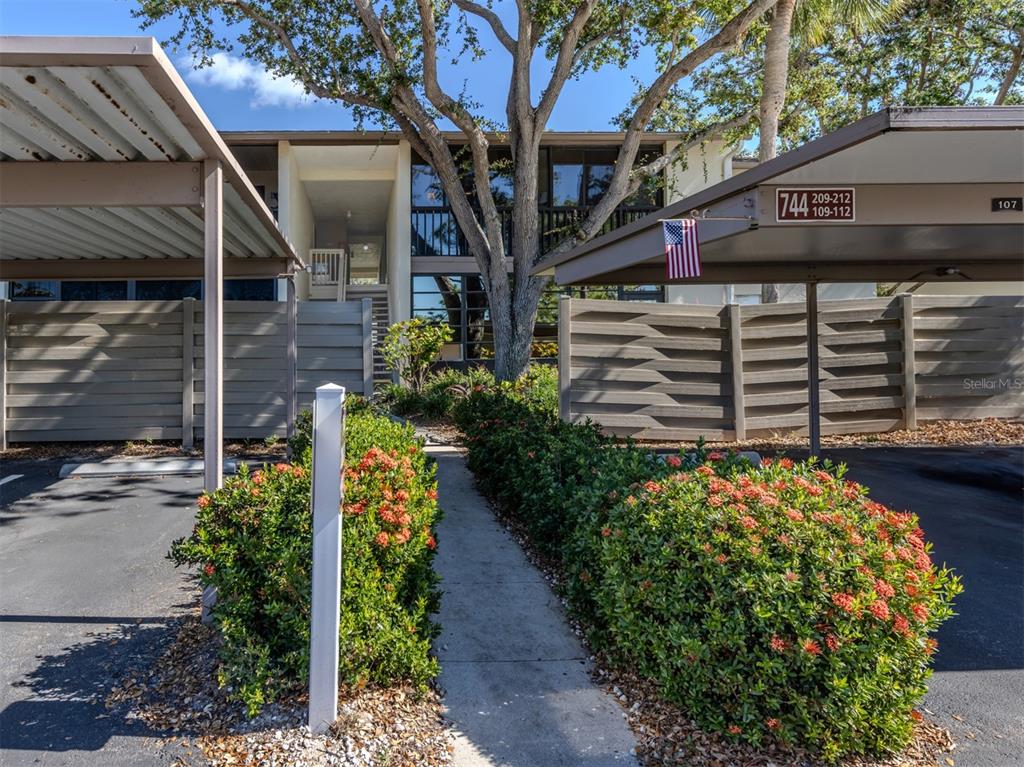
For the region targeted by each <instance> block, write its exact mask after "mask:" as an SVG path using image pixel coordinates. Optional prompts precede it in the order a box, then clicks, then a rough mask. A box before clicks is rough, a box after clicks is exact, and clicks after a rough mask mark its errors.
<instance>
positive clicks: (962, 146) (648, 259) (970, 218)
mask: <svg viewBox="0 0 1024 767" xmlns="http://www.w3.org/2000/svg"><path fill="white" fill-rule="evenodd" d="M794 190H795V191H807V192H814V191H815V190H835V191H839V190H843V191H844V192H845V191H846V190H848V191H849V193H850V199H851V200H852V205H851V210H850V211H849V212H848V213H849V215H844V216H843V219H844V220H835V219H833V220H826V219H824V218H820V217H819V219H818V220H808V219H807V218H806V217H805V218H803V219H799V218H797V219H793V218H791V217H790V216H789V215H788V214H787V213H786V212H785V211H780V210H779V201H780V199H784V198H781V197H780V193H782V194H785V193H786V192H792V191H794ZM1022 193H1024V107H1018V106H1014V107H954V108H946V107H934V108H933V107H922V108H907V107H904V108H891V109H887V110H884V111H882V112H878V113H877V114H874V115H872V116H870V117H867V118H865V119H863V120H861V121H859V122H857V123H854V124H852V125H849V126H847V127H845V128H843V129H841V130H839V131H836V132H835V133H831V134H829V135H826V136H823V137H821V138H819V139H817V140H816V141H812V142H810V143H808V144H806V145H804V146H803V147H801V148H799V149H797V150H795V151H792V152H788V153H786V154H784V155H781V156H779V157H777V158H775V159H774V160H771V161H769V162H766V163H762V164H761V165H758V166H756V167H754V168H752V169H751V170H749V171H746V172H745V173H740V174H739V175H737V176H734V177H733V178H730V179H727V180H726V181H723V182H721V183H719V184H715V185H714V186H711V187H709V188H707V189H705V190H703V191H701V192H699V193H697V194H695V195H692V196H690V197H688V198H686V199H684V200H681V201H679V202H677V203H674V204H672V205H669V206H668V207H666V208H663V209H662V210H660V211H658V212H656V213H653V214H651V215H649V216H647V217H645V218H643V219H640V220H638V221H636V222H634V223H632V224H629V225H627V226H623V227H621V228H619V229H616V230H614V231H612V232H609V233H608V234H605V235H603V236H601V237H598V238H596V239H594V240H592V241H591V242H588V243H585V244H583V245H580V246H579V247H577V248H575V249H573V250H570V251H568V252H566V253H563V254H558V255H556V256H552V257H550V258H548V259H545V260H544V261H542V262H541V263H540V264H538V265H537V266H536V267H535V269H534V273H535V274H538V273H546V274H553V275H554V277H555V281H556V282H557V283H559V284H561V285H567V284H609V283H641V284H642V283H651V282H655V283H668V282H670V281H669V280H667V279H666V278H665V256H664V250H665V246H664V241H663V236H662V227H661V221H662V220H663V219H667V218H682V217H686V216H691V215H696V217H697V218H698V220H699V223H698V225H697V229H698V236H699V239H700V243H701V260H702V264H703V273H702V275H701V277H699V278H697V279H693V280H679V281H671V282H678V283H679V284H689V283H712V284H720V283H756V282H790V283H793V282H864V281H869V280H879V281H892V282H896V281H910V280H913V281H915V282H921V281H930V280H954V281H955V280H962V279H971V280H1020V279H1022V278H1024V210H1021V208H1020V207H1019V205H1018V206H1017V207H1013V204H1012V203H1007V205H1009V206H1010V207H1004V208H998V209H997V208H996V201H997V200H1011V201H1012V200H1019V198H1020V197H1021V195H1022ZM783 204H784V203H783ZM843 213H844V214H846V213H847V211H843ZM812 218H813V217H812ZM787 219H789V220H787Z"/></svg>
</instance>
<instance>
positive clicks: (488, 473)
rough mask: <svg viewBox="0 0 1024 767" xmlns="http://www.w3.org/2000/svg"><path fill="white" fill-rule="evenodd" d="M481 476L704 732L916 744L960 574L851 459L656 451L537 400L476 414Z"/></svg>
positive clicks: (469, 429)
mask: <svg viewBox="0 0 1024 767" xmlns="http://www.w3.org/2000/svg"><path fill="white" fill-rule="evenodd" d="M457 415H458V420H459V423H460V426H461V427H462V429H463V430H464V431H465V433H466V435H467V442H468V446H469V463H470V466H471V468H472V469H473V471H474V472H475V473H476V475H477V477H478V480H479V483H480V485H481V487H482V488H483V489H484V491H485V492H486V493H487V494H489V495H490V496H491V497H492V498H493V499H494V500H495V502H496V503H497V504H498V505H499V506H500V507H501V508H502V510H503V511H504V513H506V514H508V515H511V516H513V517H515V518H517V519H519V520H521V522H522V523H523V524H524V525H525V526H526V528H527V530H528V531H529V533H530V535H531V537H532V540H533V542H534V543H535V544H536V545H537V546H538V547H539V548H540V549H542V550H543V551H545V552H546V553H547V554H549V555H552V556H554V557H556V558H557V559H558V560H559V561H560V562H561V567H562V569H563V573H564V576H565V578H564V584H565V586H564V588H565V591H566V594H567V597H568V600H569V604H570V606H571V609H572V610H573V611H574V613H575V614H576V616H577V617H578V618H579V620H580V621H581V622H582V624H583V625H584V626H585V628H586V629H587V631H588V634H589V638H590V641H591V642H592V644H593V645H595V646H596V647H597V648H599V649H602V650H604V651H605V652H606V653H607V654H608V656H609V657H610V658H611V660H612V661H613V662H615V663H617V664H621V665H623V666H629V667H631V668H634V669H637V670H638V671H639V672H640V673H642V674H644V675H645V676H647V677H649V678H651V679H653V680H655V681H657V682H658V684H659V685H660V688H661V690H662V692H663V694H664V695H665V696H666V697H667V698H668V699H670V700H672V701H674V702H676V703H678V704H679V705H680V706H682V707H683V709H684V710H685V711H686V712H687V713H688V714H689V715H690V716H692V717H693V718H694V719H695V720H696V721H697V722H698V723H700V725H701V726H703V727H705V728H708V729H712V730H716V731H720V732H723V733H725V734H726V735H727V736H728V737H731V738H734V739H737V740H744V741H747V742H750V743H754V744H758V743H762V742H764V741H766V740H769V739H778V740H781V741H783V742H792V743H798V744H800V745H803V746H806V747H810V748H812V749H815V750H817V751H818V752H819V753H821V754H822V755H823V756H824V757H825V758H827V759H833V758H836V757H838V756H840V755H843V754H848V753H887V752H894V751H898V750H899V749H901V748H902V747H903V746H905V745H906V743H907V742H908V740H909V738H910V736H911V731H912V723H913V715H912V710H913V707H914V706H915V704H917V703H918V702H919V701H920V699H921V697H922V696H923V695H924V693H925V691H926V687H925V682H926V680H927V679H928V677H929V675H930V673H931V672H930V655H931V653H932V652H933V650H934V648H935V644H934V641H933V640H932V639H931V638H930V636H929V635H930V634H931V633H933V632H934V631H935V630H936V629H937V628H938V626H939V624H940V623H941V622H942V621H943V620H945V619H946V618H948V617H949V616H950V615H951V614H952V612H951V600H952V598H953V596H955V595H956V594H957V593H958V592H959V590H960V584H959V581H958V580H957V579H956V578H954V577H953V576H952V575H951V573H950V572H949V571H948V570H946V569H944V568H936V567H935V566H934V565H933V564H932V562H931V559H930V556H929V552H930V546H929V545H928V544H927V543H926V542H925V540H924V537H923V534H922V532H921V529H920V527H918V524H917V518H916V517H914V516H913V515H911V514H907V513H897V512H894V511H891V510H889V509H886V508H885V507H884V506H882V505H881V504H878V503H875V502H873V501H871V500H870V499H869V498H868V496H867V494H866V489H865V488H863V487H861V486H859V485H857V484H856V483H853V482H849V481H847V480H846V479H845V477H844V469H843V468H842V467H832V466H830V465H824V466H819V465H817V464H815V463H800V464H794V463H793V462H792V461H789V460H788V459H782V460H779V461H776V462H771V461H766V462H765V465H764V466H762V467H760V468H753V467H751V466H750V465H749V463H747V462H746V461H744V460H742V459H739V458H737V457H735V456H733V455H728V454H725V455H723V454H719V453H715V452H709V451H707V450H704V449H703V448H698V449H697V450H695V451H692V452H691V453H688V454H678V455H672V456H668V457H656V456H654V455H652V454H651V453H650V452H649V451H647V450H644V449H641V448H638V447H635V446H632V445H629V444H617V443H615V442H614V441H612V440H609V439H607V438H604V437H602V436H601V435H600V433H599V432H598V430H597V429H596V428H595V427H593V426H589V425H573V426H570V425H567V424H563V423H559V422H558V421H557V419H555V418H554V417H553V416H552V415H551V414H550V413H549V412H546V411H544V412H540V411H538V410H536V409H535V408H531V407H530V406H529V405H528V403H526V402H524V400H523V398H522V397H517V396H515V395H511V396H510V395H508V394H503V393H497V392H487V391H484V392H478V393H474V395H472V396H471V397H470V398H469V399H467V400H466V401H465V402H464V403H462V404H461V405H460V406H459V407H458V408H457Z"/></svg>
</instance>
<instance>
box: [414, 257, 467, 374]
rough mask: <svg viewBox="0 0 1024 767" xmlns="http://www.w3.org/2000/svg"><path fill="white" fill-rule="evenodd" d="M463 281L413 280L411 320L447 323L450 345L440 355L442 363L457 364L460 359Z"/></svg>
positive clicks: (438, 277)
mask: <svg viewBox="0 0 1024 767" xmlns="http://www.w3.org/2000/svg"><path fill="white" fill-rule="evenodd" d="M463 308H464V305H463V279H462V275H453V274H448V275H444V274H436V275H435V274H417V275H414V276H413V278H412V316H413V317H422V318H423V319H427V320H431V321H433V322H447V323H448V326H449V327H450V328H451V329H452V341H451V343H449V344H446V345H445V347H444V349H442V351H441V359H442V360H445V361H448V362H458V361H461V360H463V359H464V355H463V348H462V347H463V317H464V311H463Z"/></svg>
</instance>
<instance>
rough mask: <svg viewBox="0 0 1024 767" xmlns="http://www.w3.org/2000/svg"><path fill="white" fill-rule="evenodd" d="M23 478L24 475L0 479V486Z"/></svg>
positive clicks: (13, 475)
mask: <svg viewBox="0 0 1024 767" xmlns="http://www.w3.org/2000/svg"><path fill="white" fill-rule="evenodd" d="M24 476H25V475H24V474H12V475H11V476H9V477H4V478H3V479H0V485H6V484H7V483H8V482H13V481H14V480H16V479H21V478H22V477H24Z"/></svg>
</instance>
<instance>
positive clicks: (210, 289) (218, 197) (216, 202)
mask: <svg viewBox="0 0 1024 767" xmlns="http://www.w3.org/2000/svg"><path fill="white" fill-rule="evenodd" d="M203 259H204V271H203V339H204V342H205V349H204V359H203V362H204V365H205V380H204V382H203V386H204V394H205V397H204V402H203V478H204V485H205V487H206V490H207V491H213V490H216V489H218V488H220V487H221V486H222V485H223V484H224V476H223V472H224V459H223V451H224V385H223V380H222V379H223V372H224V335H223V330H224V171H223V169H222V168H221V164H220V162H219V161H217V160H206V161H205V162H203Z"/></svg>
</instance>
